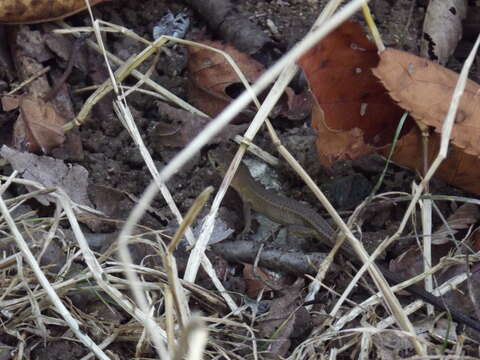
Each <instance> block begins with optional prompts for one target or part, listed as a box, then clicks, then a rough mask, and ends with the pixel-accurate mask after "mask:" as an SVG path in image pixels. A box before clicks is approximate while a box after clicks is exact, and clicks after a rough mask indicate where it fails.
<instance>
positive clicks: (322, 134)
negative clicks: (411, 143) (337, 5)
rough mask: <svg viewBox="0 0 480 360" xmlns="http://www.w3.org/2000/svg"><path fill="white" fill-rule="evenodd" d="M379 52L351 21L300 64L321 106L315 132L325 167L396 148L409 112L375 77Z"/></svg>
mask: <svg viewBox="0 0 480 360" xmlns="http://www.w3.org/2000/svg"><path fill="white" fill-rule="evenodd" d="M378 60H379V59H378V55H377V49H376V47H375V45H374V44H373V43H371V42H370V41H369V40H368V39H367V37H366V36H365V35H364V33H363V30H362V28H361V27H360V26H359V25H358V24H356V23H354V22H352V21H346V22H345V23H343V24H342V25H341V26H340V27H339V28H337V29H336V30H335V31H334V32H332V33H331V34H330V35H329V36H327V37H326V38H325V39H324V40H322V41H321V42H320V43H318V44H317V45H316V46H315V47H314V48H312V50H310V51H309V52H308V53H307V54H306V55H304V56H303V57H302V58H301V59H300V60H299V65H300V66H301V67H302V69H303V70H304V71H305V73H306V76H307V79H308V82H309V85H310V89H311V91H312V94H313V95H314V97H315V99H316V101H317V104H314V110H313V113H312V127H313V128H315V130H316V131H317V133H318V139H317V142H316V145H317V151H318V154H319V157H320V161H321V162H322V164H324V165H326V166H329V165H331V164H332V163H333V162H334V161H337V160H344V159H353V158H356V157H358V156H361V155H365V154H369V153H372V152H374V151H376V150H377V149H378V148H381V147H383V146H385V145H386V144H388V143H390V142H391V141H392V139H393V134H394V132H395V129H396V127H397V123H398V120H399V119H400V117H401V115H402V113H403V110H402V109H400V108H399V107H398V106H397V105H396V104H395V103H394V102H393V101H392V100H391V98H390V97H389V96H388V93H387V92H386V91H385V88H384V87H383V86H382V85H381V84H380V83H379V82H378V80H377V79H376V78H375V76H373V74H372V72H371V68H372V67H374V66H376V65H377V64H378Z"/></svg>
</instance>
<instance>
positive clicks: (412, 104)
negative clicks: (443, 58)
mask: <svg viewBox="0 0 480 360" xmlns="http://www.w3.org/2000/svg"><path fill="white" fill-rule="evenodd" d="M380 59H381V60H380V63H379V65H378V67H377V68H376V69H375V70H374V74H375V75H376V76H378V78H380V79H381V81H382V83H383V84H384V85H385V87H386V88H387V89H388V91H389V92H390V95H391V97H392V98H394V99H395V100H396V101H398V103H399V104H400V106H402V107H403V108H404V109H406V110H408V111H409V112H410V113H411V114H412V116H413V117H415V118H416V119H418V120H421V121H422V122H424V123H425V124H426V125H428V126H432V127H434V129H435V131H437V132H440V131H441V127H442V124H443V120H444V119H445V116H446V114H447V112H448V108H449V106H450V101H451V98H452V93H453V89H454V88H455V85H456V83H457V79H458V74H457V73H455V72H453V71H451V70H448V69H446V68H444V67H443V66H440V65H438V64H435V63H433V62H431V61H429V60H427V59H423V58H420V57H418V56H415V55H412V54H409V53H406V52H403V51H400V50H395V49H387V50H385V51H383V52H382V53H381V55H380ZM479 91H480V86H479V85H478V84H477V83H475V82H473V81H471V80H469V81H468V82H467V86H466V88H465V92H464V94H463V96H462V98H461V100H460V105H459V108H458V112H457V116H456V118H455V125H454V127H453V130H452V135H451V140H452V143H453V144H454V145H456V146H457V147H459V148H460V149H463V150H464V151H465V153H467V154H471V155H475V156H479V155H480V141H478V139H479V137H480V102H479V100H480V95H479Z"/></svg>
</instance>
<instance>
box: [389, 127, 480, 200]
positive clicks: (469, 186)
mask: <svg viewBox="0 0 480 360" xmlns="http://www.w3.org/2000/svg"><path fill="white" fill-rule="evenodd" d="M439 146H440V135H439V134H437V133H433V134H431V135H430V136H429V138H428V163H429V164H431V163H432V162H433V160H434V159H435V157H436V156H437V153H438V149H439ZM422 147H423V144H422V137H421V133H420V131H419V130H418V128H412V129H411V131H410V132H409V133H407V134H406V135H404V136H403V137H402V138H401V139H400V140H399V141H398V143H397V145H396V147H395V153H394V154H393V157H392V160H393V161H394V162H396V163H398V164H401V165H403V166H406V167H409V168H411V169H417V170H419V171H423V155H422ZM382 152H383V154H384V155H385V156H387V155H388V152H389V150H388V149H384V150H383V151H382ZM479 171H480V159H479V158H478V157H477V156H474V155H470V154H466V153H465V152H464V151H463V149H460V148H459V147H458V146H455V145H450V147H449V151H448V157H447V158H446V159H445V160H444V161H443V162H442V164H441V165H440V167H439V168H438V170H437V172H436V173H435V176H436V177H438V178H440V179H442V180H443V181H445V182H446V183H449V184H451V185H454V186H456V187H459V188H462V189H464V190H466V191H469V192H472V193H476V194H479V193H480V181H478V178H479V176H480V174H479Z"/></svg>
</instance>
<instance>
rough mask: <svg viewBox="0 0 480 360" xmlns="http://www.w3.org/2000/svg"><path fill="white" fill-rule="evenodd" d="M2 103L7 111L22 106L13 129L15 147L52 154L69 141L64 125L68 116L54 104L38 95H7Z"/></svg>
mask: <svg viewBox="0 0 480 360" xmlns="http://www.w3.org/2000/svg"><path fill="white" fill-rule="evenodd" d="M2 105H3V109H4V110H5V111H10V110H13V109H15V108H17V107H18V108H19V109H20V115H19V116H18V118H17V121H16V122H15V126H14V130H13V143H14V146H15V148H17V149H20V150H27V151H29V152H37V151H39V150H42V151H43V153H48V152H50V151H51V150H52V149H54V148H56V147H58V146H60V145H62V144H63V142H64V141H65V134H64V131H63V127H62V126H63V125H64V124H65V119H64V118H63V117H62V116H61V115H60V114H59V113H58V112H57V111H56V110H55V108H54V107H53V106H52V105H51V104H49V103H47V102H45V101H43V100H42V99H40V98H37V97H33V96H29V95H22V96H4V97H2Z"/></svg>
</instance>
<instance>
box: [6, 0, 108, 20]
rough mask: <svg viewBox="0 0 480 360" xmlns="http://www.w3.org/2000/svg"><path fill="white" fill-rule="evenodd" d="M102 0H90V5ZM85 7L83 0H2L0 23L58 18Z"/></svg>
mask: <svg viewBox="0 0 480 360" xmlns="http://www.w3.org/2000/svg"><path fill="white" fill-rule="evenodd" d="M104 1H106V0H90V6H94V5H96V4H99V3H101V2H104ZM85 8H86V6H85V0H3V1H2V2H1V3H0V23H3V24H34V23H40V22H47V21H52V20H59V19H63V18H66V17H68V16H70V15H73V14H76V13H78V12H80V11H82V10H84V9H85Z"/></svg>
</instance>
